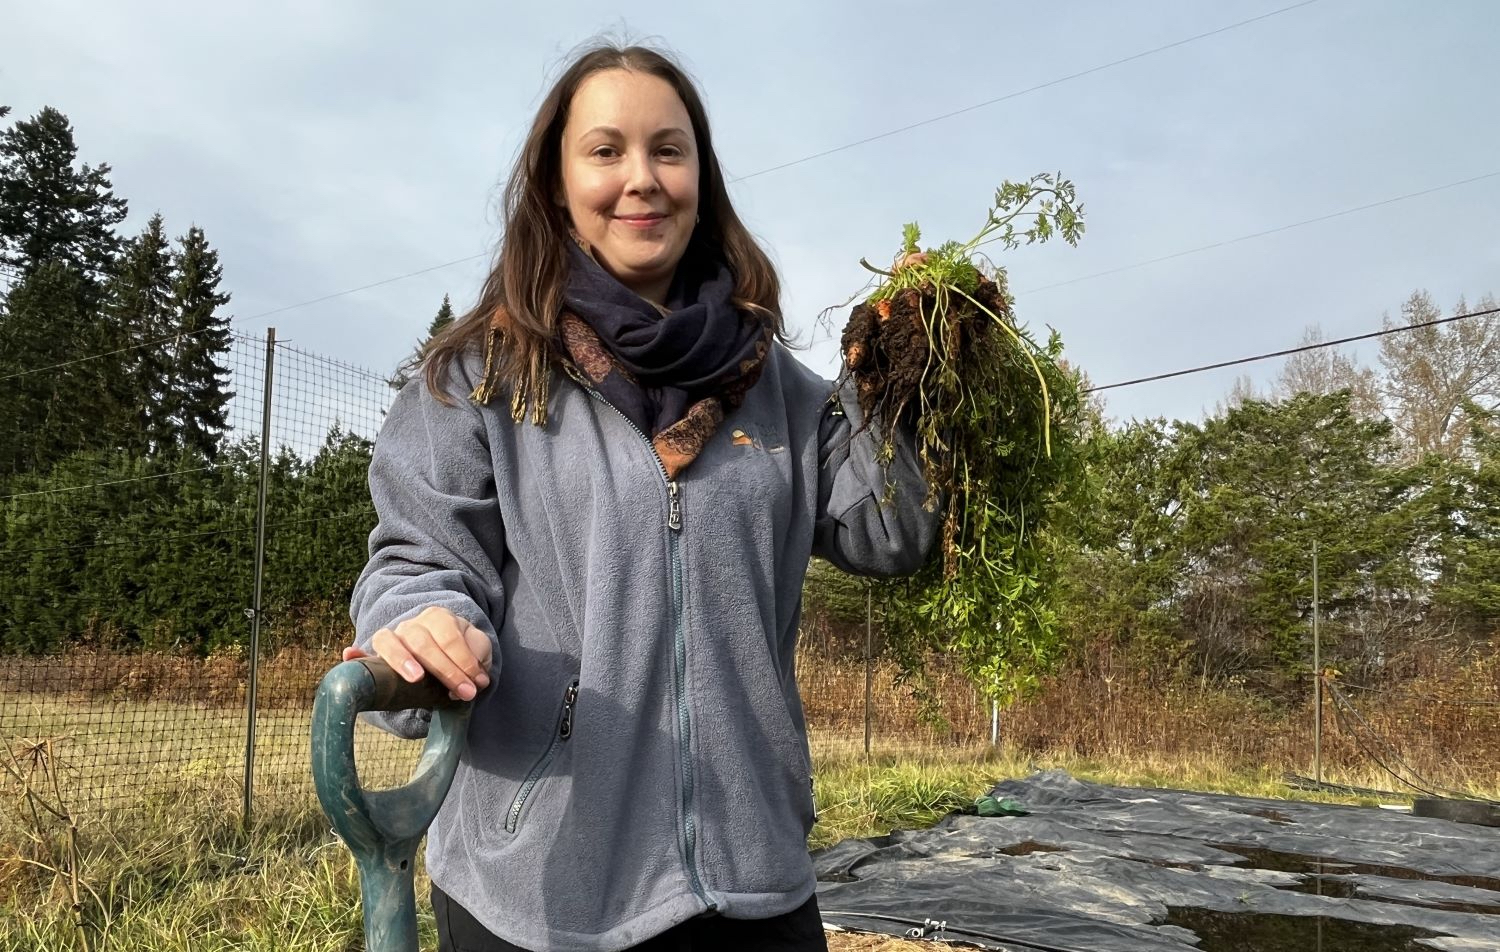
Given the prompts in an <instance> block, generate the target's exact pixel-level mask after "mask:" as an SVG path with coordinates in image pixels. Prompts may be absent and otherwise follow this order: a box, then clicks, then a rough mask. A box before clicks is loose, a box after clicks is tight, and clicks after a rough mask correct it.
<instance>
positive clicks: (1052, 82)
mask: <svg viewBox="0 0 1500 952" xmlns="http://www.w3.org/2000/svg"><path fill="white" fill-rule="evenodd" d="M1317 2H1318V0H1303V2H1302V3H1294V4H1292V5H1291V6H1289V7H1282V8H1281V9H1280V10H1272V11H1271V12H1270V13H1262V14H1261V15H1260V16H1254V17H1251V18H1250V19H1248V20H1241V21H1239V22H1238V23H1231V24H1229V25H1228V26H1221V27H1219V28H1218V29H1216V30H1209V31H1208V32H1206V33H1198V34H1195V35H1193V36H1189V37H1184V38H1183V39H1180V40H1176V41H1174V42H1171V43H1168V44H1166V45H1165V46H1157V47H1153V48H1152V49H1149V50H1142V51H1141V52H1139V53H1132V54H1131V55H1129V56H1126V57H1123V58H1121V59H1117V60H1111V61H1110V62H1108V63H1100V64H1099V65H1098V66H1090V67H1089V68H1088V69H1085V70H1081V71H1079V72H1076V73H1069V74H1068V75H1067V76H1059V77H1058V78H1057V79H1049V80H1047V81H1046V82H1045V83H1038V84H1037V85H1035V86H1028V87H1026V88H1025V89H1018V90H1016V91H1015V92H1010V93H1006V94H1005V95H1003V96H996V97H995V98H994V99H986V100H985V101H984V102H978V103H975V104H974V105H972V106H965V107H963V108H962V109H955V110H953V111H952V112H945V113H943V114H942V115H940V116H933V117H931V118H930V119H923V120H920V121H919V122H913V123H910V124H909V125H904V126H901V127H900V128H897V129H891V130H890V131H888V132H881V133H878V134H876V135H872V136H867V137H865V138H863V139H856V140H855V141H853V142H847V143H845V144H843V145H840V146H834V147H833V148H831V149H824V150H823V151H822V152H815V153H813V154H812V155H804V156H803V157H802V158H800V159H792V160H791V161H790V162H783V163H781V164H780V165H772V166H769V167H768V168H764V169H760V170H759V171H756V172H750V173H749V174H747V175H741V176H739V177H737V178H732V179H730V180H729V181H730V182H743V181H745V180H746V179H753V178H756V177H757V176H761V175H769V174H771V173H772V172H780V171H781V170H782V169H789V168H792V167H793V166H797V165H802V164H804V163H806V162H811V161H813V160H815V159H821V158H825V157H827V156H830V155H836V154H837V153H840V152H846V151H848V150H849V149H853V148H857V147H859V146H862V145H868V144H869V143H871V142H879V141H880V140H881V139H889V138H890V137H891V136H895V135H900V134H901V133H903V132H910V131H911V130H913V129H920V128H922V127H923V126H930V125H932V124H933V123H936V122H943V121H944V120H947V119H952V118H953V117H955V116H961V115H963V114H965V113H969V112H973V111H974V110H976V109H983V108H985V107H986V106H993V105H995V104H996V103H1002V102H1005V101H1006V100H1008V99H1016V98H1018V97H1020V96H1025V95H1026V94H1028V93H1034V92H1038V91H1040V90H1043V89H1050V88H1051V87H1053V86H1058V85H1061V84H1063V83H1066V82H1069V81H1071V80H1074V79H1080V78H1082V77H1084V76H1092V75H1093V74H1094V73H1099V72H1103V71H1104V70H1106V69H1113V68H1114V67H1116V66H1123V65H1124V64H1126V63H1132V62H1135V61H1136V60H1139V59H1145V58H1146V57H1148V56H1154V55H1156V54H1157V53H1164V52H1166V51H1167V50H1171V49H1176V48H1177V47H1179V46H1186V45H1187V44H1189V43H1196V42H1197V41H1199V40H1205V39H1208V38H1209V37H1211V36H1218V35H1219V34H1220V33H1228V32H1229V31H1230V30H1237V29H1239V28H1240V27H1243V26H1249V25H1250V24H1252V23H1258V22H1260V21H1261V20H1269V19H1270V18H1271V17H1274V16H1280V15H1281V14H1283V13H1290V12H1291V11H1293V10H1297V9H1300V8H1302V7H1307V6H1312V5H1313V4H1314V3H1317Z"/></svg>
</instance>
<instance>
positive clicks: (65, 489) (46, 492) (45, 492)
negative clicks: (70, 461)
mask: <svg viewBox="0 0 1500 952" xmlns="http://www.w3.org/2000/svg"><path fill="white" fill-rule="evenodd" d="M227 465H231V463H230V462H224V463H210V464H209V465H207V466H197V467H194V468H193V469H179V470H177V471H175V472H171V473H153V474H152V475H150V476H132V477H129V478H127V479H111V480H107V481H105V482H101V483H83V484H81V485H78V486H62V487H60V488H58V489H36V490H32V491H31V492H24V493H11V494H10V495H9V496H0V502H5V501H6V500H8V499H24V498H26V497H28V496H51V495H55V494H57V493H71V492H77V491H78V490H80V489H101V488H103V487H105V486H119V485H121V484H123V483H142V482H146V481H148V480H152V479H169V478H171V477H173V476H184V475H187V474H188V473H204V472H207V471H209V470H211V469H218V468H220V467H222V466H227Z"/></svg>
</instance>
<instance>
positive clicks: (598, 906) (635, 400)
mask: <svg viewBox="0 0 1500 952" xmlns="http://www.w3.org/2000/svg"><path fill="white" fill-rule="evenodd" d="M506 212H507V214H506V221H505V233H504V237H503V241H502V244H501V250H500V253H499V258H498V261H497V263H496V266H495V268H494V270H493V273H491V275H490V276H489V279H488V280H487V282H486V284H485V287H484V291H483V294H482V295H481V299H480V302H479V304H478V305H477V306H476V308H475V309H474V311H473V312H472V313H470V314H469V315H467V316H466V317H465V318H463V319H462V320H460V321H459V322H456V323H455V324H454V325H453V326H452V327H451V328H450V329H449V330H448V331H447V332H446V333H445V334H444V335H443V336H442V337H441V338H440V339H439V340H437V341H435V342H434V343H433V345H432V347H431V348H430V349H429V351H428V352H427V355H426V358H425V378H424V379H419V380H415V381H413V382H412V383H411V384H409V385H408V386H407V387H406V388H405V389H404V390H403V391H402V392H401V394H400V395H399V397H398V398H397V399H396V401H395V404H394V405H393V407H392V408H391V411H390V414H389V416H388V418H387V420H386V423H385V426H384V428H383V430H382V433H381V436H380V439H379V441H378V443H377V444H376V450H375V457H374V461H373V462H372V464H371V467H370V487H371V492H372V494H373V497H374V501H375V505H376V508H377V510H378V512H379V525H378V526H377V527H376V529H375V531H374V532H373V533H372V535H371V537H370V561H369V564H368V565H367V567H366V568H365V570H364V572H363V574H362V575H361V577H360V580H359V583H358V585H357V587H356V589H355V592H354V599H353V608H352V614H353V617H354V621H355V625H356V644H355V647H352V648H349V649H347V650H346V651H345V657H346V658H351V657H358V656H360V655H361V654H364V653H366V652H369V653H374V654H378V655H379V656H381V657H382V658H384V659H386V660H387V661H388V662H390V664H391V665H392V666H393V667H394V668H396V669H397V670H398V671H401V672H403V673H404V674H405V675H406V676H407V677H408V678H410V679H412V680H417V679H419V678H420V677H421V676H422V675H423V673H424V672H430V673H432V674H433V675H435V676H436V677H437V678H438V679H439V680H441V681H442V682H443V683H444V684H445V685H446V686H447V687H448V688H449V690H450V691H451V692H452V693H453V695H454V696H455V697H458V698H461V699H464V700H469V699H474V704H475V709H474V714H473V720H472V722H471V723H472V726H471V727H470V729H469V738H468V746H467V752H466V754H465V755H464V758H463V760H462V762H461V763H460V766H459V768H458V773H457V775H456V777H455V780H454V784H453V787H452V790H451V792H450V793H449V795H448V798H447V800H446V802H445V803H444V805H443V808H442V810H441V812H440V813H439V814H438V817H437V819H436V821H435V822H434V823H433V826H432V828H431V830H430V831H429V833H428V844H427V868H428V871H429V873H430V874H431V878H432V883H433V887H432V898H433V906H434V910H435V912H436V913H437V920H438V929H439V933H440V941H441V945H440V948H443V949H462V950H466V952H479V950H492V949H507V950H508V949H516V948H521V949H530V950H538V952H540V950H543V949H558V950H580V952H582V950H614V949H623V948H630V947H645V948H683V947H701V946H706V945H708V944H710V943H712V944H713V945H715V946H716V947H720V948H722V947H728V948H747V949H748V948H755V949H822V948H826V945H825V940H824V938H823V933H822V928H821V923H820V920H819V916H818V910H817V904H816V901H815V899H814V898H813V890H814V877H813V873H812V868H811V864H810V862H809V860H808V855H807V849H806V839H807V834H808V832H809V830H810V829H811V826H812V823H813V822H814V815H813V802H812V777H811V763H810V759H809V755H808V748H807V737H806V726H805V723H804V721H803V716H802V706H801V702H800V700H799V698H798V694H797V686H796V680H795V673H794V670H793V667H794V657H795V655H794V649H795V644H796V637H797V624H798V615H799V611H800V596H801V588H802V579H803V575H804V574H805V571H806V568H807V563H808V558H809V556H810V555H813V554H816V555H820V556H822V557H824V558H827V559H829V560H830V561H832V562H833V563H835V564H837V565H839V566H840V567H842V568H843V569H845V570H846V571H849V572H856V573H863V574H870V575H895V574H902V573H909V572H911V571H914V570H915V569H916V568H917V567H918V566H919V565H920V564H921V563H922V562H923V560H924V558H925V556H926V553H927V550H928V548H929V546H930V545H931V542H932V539H933V537H934V535H935V532H936V525H937V520H936V516H935V515H933V514H932V513H930V512H927V511H924V509H923V507H922V502H923V499H924V496H925V493H926V488H925V485H924V484H923V482H922V480H921V477H920V475H919V471H918V469H917V466H916V464H915V462H914V460H913V455H912V453H911V450H910V434H907V437H908V439H907V440H906V441H905V442H903V443H902V445H901V447H900V449H899V451H898V453H897V457H896V459H895V460H894V461H887V462H885V463H882V462H879V461H877V459H876V450H877V447H876V442H875V439H874V437H873V436H872V434H871V432H870V431H869V430H868V429H865V430H863V432H861V430H862V428H861V427H860V419H859V417H858V414H859V410H858V407H857V406H856V405H855V403H854V402H853V400H852V398H843V399H840V398H838V397H835V396H834V395H833V387H832V385H831V384H829V383H827V382H826V381H824V380H822V379H820V378H819V377H818V376H817V375H815V374H813V373H812V372H810V371H808V370H807V369H805V368H804V367H803V366H802V365H801V364H799V363H798V362H797V361H796V360H795V359H793V358H792V356H791V354H790V353H789V352H788V350H787V349H786V346H785V342H784V336H783V329H782V321H781V314H780V311H779V303H778V294H779V285H778V281H777V278H776V274H775V271H774V269H773V268H772V266H771V264H770V261H769V259H768V258H767V257H766V255H765V254H764V253H763V252H762V251H761V250H760V248H759V247H757V246H756V243H755V241H754V240H753V239H752V238H751V237H750V235H749V233H748V232H747V231H746V229H745V227H744V226H743V225H742V224H741V223H740V221H739V219H738V218H737V217H736V215H735V213H734V210H733V208H732V207H731V206H730V203H729V197H728V194H727V192H726V189H725V184H724V177H723V173H722V172H721V170H720V168H719V162H718V159H717V158H716V156H715V155H714V151H713V146H712V140H711V138H710V135H709V128H708V121H707V118H706V115H705V112H704V108H703V105H702V102H701V100H700V98H699V96H698V94H697V92H696V91H695V90H694V88H693V86H692V84H691V82H690V81H689V80H688V79H687V78H686V77H685V76H684V75H683V73H682V72H681V71H680V70H679V69H678V68H677V67H676V66H674V65H673V64H672V63H671V62H669V61H668V60H667V59H665V58H664V57H663V56H661V55H660V54H658V53H655V52H652V51H649V50H645V49H640V48H634V47H632V48H625V49H618V48H597V49H594V50H591V51H589V52H587V53H586V54H584V55H582V56H581V57H580V58H578V60H577V61H576V62H574V63H573V64H572V66H571V67H570V68H569V69H568V70H567V71H566V72H565V73H564V74H563V75H562V77H561V78H560V80H559V81H558V82H557V84H556V86H555V87H554V88H553V89H552V91H551V92H550V93H549V95H548V96H547V98H546V100H545V101H544V102H543V104H542V106H541V109H540V110H539V112H538V114H537V117H536V119H535V121H534V123H533V125H532V128H531V133H530V136H529V138H528V140H527V142H526V146H525V149H524V152H523V154H522V156H521V158H520V160H519V161H518V163H517V166H516V168H515V170H514V172H513V174H512V178H511V181H510V185H509V188H508V190H507V193H506ZM426 716H427V715H426V712H421V711H412V712H406V713H405V714H402V715H398V716H395V717H393V718H392V719H391V720H390V722H389V726H390V727H391V728H392V729H394V730H397V731H398V732H400V733H404V734H407V735H411V736H420V734H421V733H422V732H423V731H424V729H425V718H426Z"/></svg>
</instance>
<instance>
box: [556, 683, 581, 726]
mask: <svg viewBox="0 0 1500 952" xmlns="http://www.w3.org/2000/svg"><path fill="white" fill-rule="evenodd" d="M577 703H578V682H577V681H574V682H573V683H572V684H570V685H568V690H567V691H565V692H564V693H563V712H562V721H561V722H560V723H559V724H558V725H557V736H558V737H560V738H562V739H563V740H567V739H568V738H569V737H572V736H573V705H575V704H577Z"/></svg>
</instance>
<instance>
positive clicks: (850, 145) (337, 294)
mask: <svg viewBox="0 0 1500 952" xmlns="http://www.w3.org/2000/svg"><path fill="white" fill-rule="evenodd" d="M1317 2H1318V0H1302V2H1301V3H1294V4H1292V5H1291V6H1288V7H1282V8H1281V9H1279V10H1272V11H1271V12H1269V13H1262V14H1260V15H1259V16H1254V17H1250V18H1249V19H1247V20H1240V21H1238V22H1236V23H1231V24H1229V25H1228V26H1221V27H1219V28H1218V29H1214V30H1209V31H1207V32H1205V33H1197V34H1194V35H1193V36H1188V37H1184V38H1183V39H1180V40H1175V41H1173V42H1171V43H1167V44H1165V45H1163V46H1157V47H1153V48H1151V49H1149V50H1142V51H1141V52H1139V53H1132V54H1131V55H1129V56H1126V57H1122V58H1121V59H1117V60H1111V61H1110V62H1108V63H1100V64H1099V65H1098V66H1091V67H1089V68H1088V69H1085V70H1080V71H1079V72H1076V73H1070V74H1068V75H1066V76H1059V77H1058V78H1056V79H1051V80H1048V81H1047V82H1045V83H1038V84H1037V85H1035V86H1028V87H1027V88H1025V89H1018V90H1016V91H1014V92H1009V93H1006V94H1005V95H1003V96H996V97H995V98H994V99H987V100H985V101H984V102H979V103H975V104H973V105H972V106H965V107H964V108H962V109H956V110H954V111H952V112H946V113H943V114H941V115H937V116H932V117H930V118H927V119H923V120H920V121H918V122H913V123H909V124H907V125H904V126H900V127H899V128H896V129H890V130H888V131H886V132H881V133H878V134H876V135H872V136H866V137H865V138H863V139H858V140H856V141H854V142H846V143H844V144H843V145H839V146H834V147H833V148H831V149H824V150H823V151H821V152H815V153H813V154H811V155H804V156H802V157H801V158H798V159H793V160H791V161H790V162H782V163H781V164H779V165H773V166H769V167H767V168H763V169H759V170H757V171H754V172H750V173H747V174H745V175H741V176H738V177H734V178H731V179H729V181H730V182H731V183H735V182H744V181H746V180H748V179H753V178H758V177H759V176H762V175H770V174H771V173H772V172H779V171H781V170H782V169H789V168H792V167H793V166H796V165H802V164H804V163H807V162H812V161H814V160H816V159H821V158H825V157H827V156H830V155H836V154H837V153H840V152H847V151H848V150H850V149H854V148H857V147H859V146H862V145H867V144H869V143H871V142H878V141H880V140H881V139H888V138H890V137H891V136H896V135H900V134H901V133H903V132H910V131H911V130H913V129H920V128H921V127H923V126H929V125H932V124H933V123H937V122H943V121H945V120H947V119H952V118H953V117H955V116H961V115H963V114H965V113H968V112H973V111H974V110H976V109H983V108H985V107H986V106H993V105H995V104H996V103H1001V102H1005V101H1007V100H1010V99H1016V98H1018V97H1020V96H1025V95H1027V94H1028V93H1034V92H1038V91H1040V90H1043V89H1049V88H1051V87H1053V86H1058V85H1061V84H1062V83H1066V82H1070V81H1071V80H1075V79H1080V78H1082V77H1084V76H1091V75H1093V74H1094V73H1098V72H1102V71H1104V70H1107V69H1113V68H1114V67H1116V66H1122V65H1124V64H1126V63H1132V62H1134V61H1136V60H1139V59H1144V58H1145V57H1148V56H1154V55H1156V54H1157V53H1163V52H1166V51H1167V50H1171V49H1176V48H1177V47H1180V46H1186V45H1187V44H1189V43H1196V42H1198V41H1199V40H1205V39H1208V38H1209V37H1212V36H1218V35H1219V34H1221V33H1228V32H1229V31H1231V30H1237V29H1239V28H1241V27H1245V26H1249V25H1250V24H1252V23H1258V22H1260V21H1261V20H1268V19H1270V18H1271V17H1275V16H1280V15H1281V14H1283V13H1290V12H1291V11H1293V10H1298V9H1301V8H1302V7H1308V6H1312V5H1313V4H1314V3H1317ZM488 256H489V252H481V253H479V254H473V255H466V256H464V257H462V258H454V259H453V260H452V261H445V262H443V263H442V264H435V265H432V266H430V267H426V268H420V269H418V270H416V271H408V272H407V273H405V274H398V275H395V276H393V277H389V278H383V279H381V280H379V281H373V282H371V283H369V284H362V285H360V286H359V287H357V288H348V289H346V290H343V291H334V292H332V293H331V294H324V295H322V296H321V297H315V298H310V299H308V300H306V301H298V302H296V303H295V304H287V305H285V306H283V307H278V308H272V309H271V310H269V311H261V312H260V313H258V314H250V315H247V316H245V317H235V318H231V321H254V320H259V319H261V318H264V317H270V316H272V315H274V314H283V313H285V312H287V311H291V310H296V309H297V308H302V307H308V306H310V305H313V304H321V303H323V302H324V301H331V300H334V299H335V298H341V297H344V296H346V295H350V294H357V293H359V292H360V291H368V290H370V289H371V288H378V287H380V286H382V285H386V284H392V283H394V282H396V281H404V280H406V279H407V278H414V277H417V276H418V275H423V274H428V273H430V272H432V271H440V270H442V269H443V268H451V267H453V266H454V265H459V264H465V263H467V262H470V261H475V260H478V259H480V258H484V257H488ZM0 379H3V378H0Z"/></svg>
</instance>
